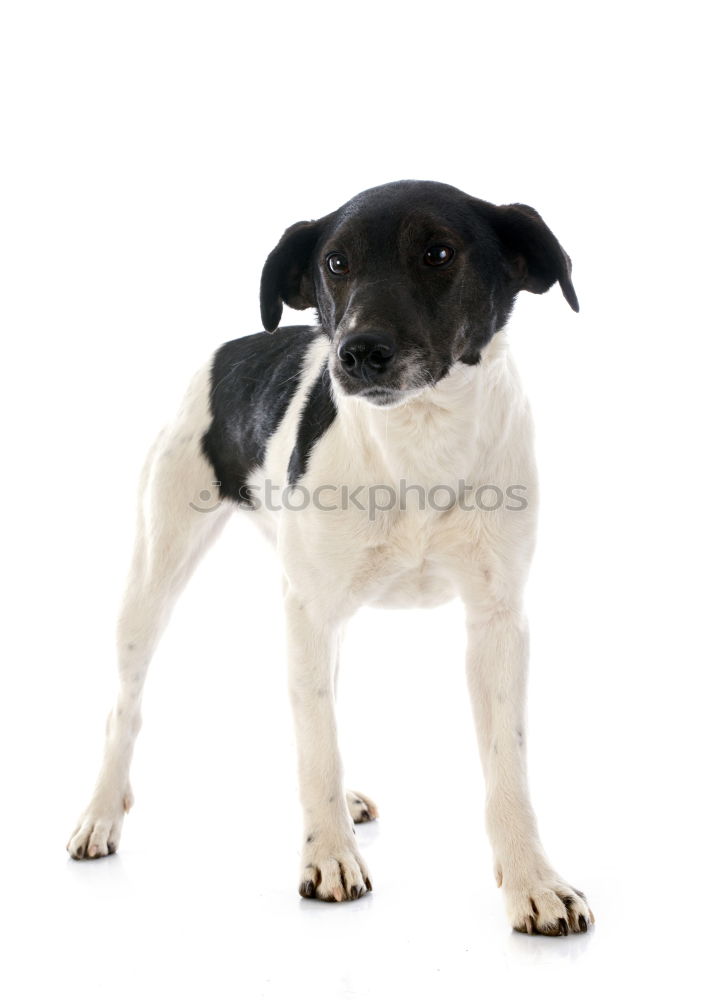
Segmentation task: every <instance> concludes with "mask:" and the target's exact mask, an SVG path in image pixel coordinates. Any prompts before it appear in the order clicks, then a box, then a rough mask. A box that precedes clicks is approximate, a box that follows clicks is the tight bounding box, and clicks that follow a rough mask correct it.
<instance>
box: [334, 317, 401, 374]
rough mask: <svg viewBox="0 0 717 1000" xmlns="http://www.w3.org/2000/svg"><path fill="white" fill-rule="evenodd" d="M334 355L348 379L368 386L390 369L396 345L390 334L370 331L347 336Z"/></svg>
mask: <svg viewBox="0 0 717 1000" xmlns="http://www.w3.org/2000/svg"><path fill="white" fill-rule="evenodd" d="M336 353H337V354H338V357H339V361H340V362H341V367H342V368H343V370H344V372H345V373H346V374H347V375H348V376H349V377H350V378H354V379H358V380H360V381H362V382H367V383H369V384H370V383H372V382H376V381H378V380H379V379H380V378H381V376H383V375H384V374H385V373H386V372H387V371H388V369H389V368H390V367H391V364H392V362H393V359H394V357H395V354H396V344H395V342H394V339H393V337H391V335H390V334H388V333H384V332H382V331H373V330H371V331H366V332H364V333H352V334H349V336H348V337H345V338H344V339H343V340H342V341H341V343H340V344H339V346H338V350H337V352H336Z"/></svg>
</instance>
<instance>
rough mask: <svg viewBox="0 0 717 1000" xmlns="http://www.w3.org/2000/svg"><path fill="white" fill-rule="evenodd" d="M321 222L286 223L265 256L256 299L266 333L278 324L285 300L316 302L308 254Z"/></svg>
mask: <svg viewBox="0 0 717 1000" xmlns="http://www.w3.org/2000/svg"><path fill="white" fill-rule="evenodd" d="M322 225H323V220H322V219H319V221H318V222H296V223H294V225H293V226H289V228H288V229H287V230H286V232H285V233H284V235H283V236H282V237H281V239H280V240H279V242H278V243H277V245H276V246H275V247H274V249H273V250H272V251H271V253H270V254H269V256H268V257H267V259H266V263H265V264H264V270H263V271H262V272H261V289H260V292H259V301H260V305H261V321H262V323H263V324H264V329H265V330H266V331H268V332H269V333H273V332H274V330H276V328H277V326H278V325H279V322H280V320H281V313H282V311H283V303H284V302H285V303H286V305H287V306H291V308H292V309H308V308H309V307H310V306H315V305H316V293H315V291H314V281H313V277H312V274H311V258H312V255H313V252H314V248H315V246H316V241H317V240H318V238H319V235H320V233H321V229H322Z"/></svg>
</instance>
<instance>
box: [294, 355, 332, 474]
mask: <svg viewBox="0 0 717 1000" xmlns="http://www.w3.org/2000/svg"><path fill="white" fill-rule="evenodd" d="M335 417H336V404H335V403H334V399H333V396H332V395H331V383H330V376H329V367H328V363H325V364H324V366H323V368H322V369H321V371H320V372H319V375H318V377H317V379H316V381H315V382H314V384H313V386H312V387H311V392H310V393H309V394H308V396H307V397H306V402H305V403H304V408H303V410H302V411H301V419H300V421H299V429H298V431H297V433H296V443H295V444H294V450H293V451H292V453H291V458H290V459H289V469H288V480H289V485H290V486H296V484H297V482H298V481H299V479H301V477H302V476H303V475H304V473H305V472H306V466H307V463H308V461H309V455H310V454H311V449H312V448H313V447H314V445H315V444H316V442H317V441H318V440H319V438H320V437H321V436H322V435H323V434H325V433H326V431H327V430H328V429H329V427H330V426H331V424H332V423H333V422H334V418H335Z"/></svg>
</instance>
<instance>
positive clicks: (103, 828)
mask: <svg viewBox="0 0 717 1000" xmlns="http://www.w3.org/2000/svg"><path fill="white" fill-rule="evenodd" d="M131 806H132V793H131V791H129V790H128V791H127V792H126V793H125V794H124V795H121V796H119V797H117V796H110V795H105V794H103V795H97V796H95V797H94V798H93V799H92V801H91V802H90V804H89V806H88V807H87V809H86V810H85V812H84V813H83V814H82V816H81V817H80V819H79V821H78V823H77V826H76V828H75V832H74V833H73V834H72V836H71V837H70V839H69V841H68V843H67V850H68V852H69V853H70V854H71V855H72V857H73V858H76V859H77V860H83V859H89V860H93V859H94V858H104V857H106V856H107V855H108V854H114V853H115V851H116V850H117V847H118V846H119V840H120V834H121V833H122V823H123V821H124V814H125V813H126V812H129V810H130V808H131Z"/></svg>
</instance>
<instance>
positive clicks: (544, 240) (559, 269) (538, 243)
mask: <svg viewBox="0 0 717 1000" xmlns="http://www.w3.org/2000/svg"><path fill="white" fill-rule="evenodd" d="M491 222H492V224H493V227H494V229H495V231H496V232H497V234H498V236H499V238H500V241H501V243H502V244H503V247H504V249H505V257H506V261H507V264H508V269H509V271H510V274H511V277H512V278H513V280H514V281H515V282H516V290H518V291H520V290H521V289H525V290H526V291H528V292H537V293H538V294H542V293H543V292H547V290H548V289H549V288H550V287H552V285H554V284H555V282H556V281H557V282H559V284H560V288H561V289H562V292H563V295H564V296H565V298H566V299H567V301H568V303H569V304H570V306H571V307H572V308H573V309H574V310H575V312H578V310H579V309H580V306H579V305H578V297H577V295H576V294H575V289H574V288H573V283H572V281H571V280H570V272H571V270H572V264H571V261H570V258H569V257H568V255H567V254H566V253H565V251H564V250H563V248H562V247H561V246H560V244H559V243H558V241H557V239H556V238H555V236H553V234H552V233H551V232H550V230H549V229H548V227H547V226H546V225H545V223H544V222H543V220H542V219H541V217H540V216H539V215H538V213H537V212H536V211H535V209H534V208H531V207H530V206H529V205H500V206H499V207H497V208H495V209H494V210H493V212H492V213H491Z"/></svg>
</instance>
